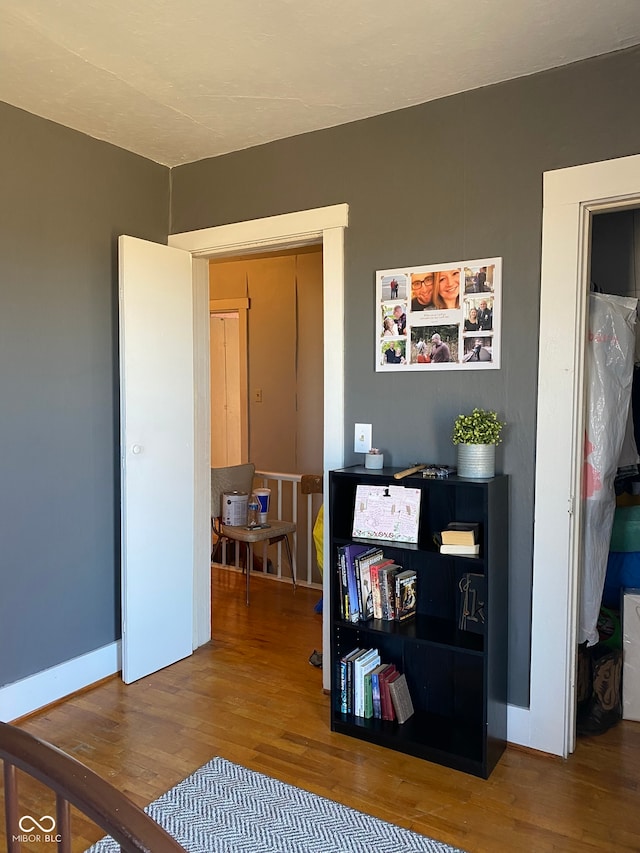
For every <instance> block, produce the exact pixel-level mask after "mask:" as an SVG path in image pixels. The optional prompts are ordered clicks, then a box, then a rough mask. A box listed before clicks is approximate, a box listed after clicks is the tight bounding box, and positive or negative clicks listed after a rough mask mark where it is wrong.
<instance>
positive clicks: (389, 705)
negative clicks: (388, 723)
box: [378, 664, 399, 720]
mask: <svg viewBox="0 0 640 853" xmlns="http://www.w3.org/2000/svg"><path fill="white" fill-rule="evenodd" d="M398 675H399V672H398V670H397V669H396V666H395V664H390V665H389V666H388V667H387V668H386V669H385V671H384V672H383V673H382V674H381V675H380V676H379V677H378V678H379V681H380V704H381V707H382V719H383V720H395V718H396V712H395V710H394V707H393V702H392V701H391V693H390V691H389V682H390V681H393V679H394V678H397V677H398Z"/></svg>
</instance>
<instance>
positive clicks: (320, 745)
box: [0, 570, 640, 853]
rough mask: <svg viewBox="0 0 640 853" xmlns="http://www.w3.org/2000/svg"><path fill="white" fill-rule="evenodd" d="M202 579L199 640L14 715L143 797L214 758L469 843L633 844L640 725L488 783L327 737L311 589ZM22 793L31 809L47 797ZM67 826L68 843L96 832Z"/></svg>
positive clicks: (471, 846) (512, 757)
mask: <svg viewBox="0 0 640 853" xmlns="http://www.w3.org/2000/svg"><path fill="white" fill-rule="evenodd" d="M213 579H214V583H213V612H214V620H213V637H214V638H213V640H212V642H211V643H210V644H209V645H207V646H205V647H203V648H201V649H199V650H198V651H197V652H196V653H195V654H194V655H193V656H192V657H190V658H188V659H187V660H185V661H182V662H180V663H177V664H175V665H174V666H172V667H169V668H167V669H166V670H163V671H162V672H159V673H156V674H155V675H152V676H149V677H148V678H145V679H143V680H142V681H140V682H138V683H136V684H133V685H130V686H125V685H123V684H122V682H121V681H120V680H119V679H118V678H112V679H110V680H108V681H106V682H104V683H102V684H100V685H98V686H96V687H94V688H92V689H90V690H87V691H86V692H84V693H82V694H80V695H77V696H75V697H74V698H72V699H69V700H67V701H65V702H64V703H62V704H60V705H57V706H56V707H52V708H50V709H48V710H46V711H44V712H41V713H40V714H37V715H34V716H32V717H31V718H29V719H27V720H25V721H24V722H23V723H22V724H21V725H22V726H23V727H24V728H25V729H27V730H29V731H30V732H33V733H34V734H37V735H39V736H40V737H43V738H44V739H46V740H48V741H50V742H52V743H54V744H56V745H57V746H59V747H61V748H62V749H63V750H65V751H67V752H70V753H71V754H73V755H75V756H76V758H78V759H80V760H81V761H83V762H84V763H86V764H88V765H89V766H90V767H91V768H93V769H94V770H96V771H97V772H98V773H100V774H101V775H103V776H105V777H106V778H108V779H109V780H111V782H112V783H113V784H114V785H116V786H117V787H118V788H120V789H121V790H123V791H125V792H126V793H127V794H128V795H129V796H130V797H131V798H132V799H133V800H134V801H135V802H136V803H138V804H139V805H146V804H147V803H148V802H150V801H151V800H153V799H155V798H156V797H157V796H158V795H160V794H161V793H163V792H164V791H166V790H167V789H168V788H170V787H171V786H172V785H174V784H175V783H176V782H178V781H179V780H180V779H182V778H184V777H185V776H186V775H188V774H189V773H191V772H192V771H193V770H195V769H196V768H197V767H199V766H200V765H201V764H203V763H204V762H206V761H207V760H208V759H210V758H212V757H213V756H216V755H219V756H222V757H224V758H227V759H229V760H230V761H234V762H236V763H239V764H243V765H245V766H247V767H250V768H252V769H254V770H258V771H261V772H263V773H266V774H268V775H270V776H273V777H276V778H278V779H281V780H283V781H285V782H289V783H292V784H294V785H297V786H299V787H302V788H306V789H307V790H309V791H314V792H316V793H318V794H321V795H323V796H326V797H329V798H331V799H334V800H338V801H340V802H342V803H345V804H346V805H348V806H352V807H354V808H356V809H360V810H362V811H365V812H368V813H370V814H374V815H377V816H378V817H380V818H383V819H385V820H389V821H392V822H394V823H397V824H400V825H402V826H405V827H409V828H411V829H414V830H416V831H417V832H421V833H424V834H425V835H429V836H431V837H433V838H437V839H440V840H442V841H446V842H449V843H450V844H454V845H457V846H459V847H461V848H463V849H464V850H466V851H468V852H469V853H484V851H487V853H489V851H490V853H500V851H509V853H513V851H521V853H529V851H533V852H534V853H546V851H562V853H573V852H574V851H575V853H588V851H616V853H627V851H638V850H640V808H639V806H640V791H639V780H640V723H630V722H625V723H621V724H619V725H618V726H616V727H615V728H614V729H612V730H611V731H610V732H608V733H607V734H606V735H603V736H600V737H597V738H591V739H584V740H580V741H579V743H578V748H577V751H576V753H575V754H574V755H573V756H572V757H571V758H570V759H569V760H568V761H562V760H561V759H558V758H553V757H549V756H545V755H541V754H536V753H530V752H527V751H524V750H520V749H517V748H509V749H508V750H507V752H506V753H505V755H504V756H503V757H502V759H501V761H500V763H499V764H498V766H497V767H496V769H495V770H494V772H493V774H492V776H491V778H490V779H489V780H488V781H483V780H480V779H476V778H474V777H471V776H467V775H465V774H463V773H459V772H457V771H453V770H447V769H445V768H442V767H438V766H436V765H432V764H430V763H428V762H424V761H420V760H418V759H413V758H410V757H408V756H404V755H401V754H399V753H395V752H391V751H388V750H385V749H382V748H380V747H377V746H372V745H369V744H366V743H363V742H360V741H357V740H353V739H351V738H348V737H345V736H343V735H337V734H333V733H332V732H331V731H330V730H329V724H328V720H329V698H328V697H327V696H326V695H325V694H324V693H323V692H322V683H321V672H320V670H318V669H315V668H313V667H312V666H310V665H309V663H308V657H309V655H310V653H311V652H312V651H313V649H314V648H318V649H319V648H320V642H321V618H320V617H319V616H317V615H315V614H314V612H313V605H314V604H315V602H316V601H317V599H318V595H319V593H318V592H317V591H314V590H308V589H302V588H299V589H298V590H297V592H296V593H295V594H294V593H293V591H292V589H291V587H290V586H289V585H288V584H284V583H282V584H281V583H273V582H269V581H264V580H263V579H262V578H260V577H256V578H255V580H254V579H252V602H251V606H250V607H248V608H247V607H246V606H245V604H244V586H243V580H242V577H241V576H239V575H237V574H235V573H232V572H228V571H223V570H214V572H213ZM554 701H561V697H553V696H549V702H550V703H551V702H554ZM26 793H27V794H30V793H31V792H30V791H29V790H27V792H26ZM33 796H34V797H35V800H34V802H33V803H32V805H31V807H33V808H38V807H41V808H45V807H46V804H45V802H44V800H42V798H41V795H39V794H35V793H34V794H33ZM45 813H47V812H45V811H41V812H39V814H45ZM48 813H50V812H48ZM74 826H75V827H77V828H78V829H79V830H80V833H81V835H80V837H79V839H78V840H77V841H76V842H75V846H74V851H75V850H78V851H80V850H83V849H84V848H85V847H86V846H88V844H89V843H90V842H92V841H95V840H96V839H97V838H99V837H100V835H101V833H100V831H99V830H97V829H96V828H94V827H92V826H91V825H90V824H88V823H87V824H85V823H84V822H83V821H81V820H80V819H76V818H74ZM0 849H2V842H1V841H0ZM27 849H30V848H27ZM34 849H35V848H34ZM42 849H48V850H49V851H50V850H51V849H52V847H51V845H49V846H48V848H45V847H43V848H42ZM380 853H385V851H380Z"/></svg>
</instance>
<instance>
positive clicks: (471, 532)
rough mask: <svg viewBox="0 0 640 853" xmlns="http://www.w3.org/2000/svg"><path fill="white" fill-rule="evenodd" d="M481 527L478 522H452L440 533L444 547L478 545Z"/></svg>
mask: <svg viewBox="0 0 640 853" xmlns="http://www.w3.org/2000/svg"><path fill="white" fill-rule="evenodd" d="M479 535H480V525H479V524H477V523H476V522H467V521H452V522H451V524H447V526H446V527H445V529H444V530H443V531H441V533H440V539H441V541H442V544H443V545H476V544H477V542H478V537H479Z"/></svg>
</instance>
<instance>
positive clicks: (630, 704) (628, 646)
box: [622, 589, 640, 721]
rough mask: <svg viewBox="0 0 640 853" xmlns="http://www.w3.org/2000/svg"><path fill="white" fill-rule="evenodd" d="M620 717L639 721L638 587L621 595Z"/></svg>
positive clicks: (639, 647) (639, 624)
mask: <svg viewBox="0 0 640 853" xmlns="http://www.w3.org/2000/svg"><path fill="white" fill-rule="evenodd" d="M622 652H623V656H624V657H623V660H624V663H623V668H622V719H623V720H638V721H640V589H625V590H624V594H623V596H622Z"/></svg>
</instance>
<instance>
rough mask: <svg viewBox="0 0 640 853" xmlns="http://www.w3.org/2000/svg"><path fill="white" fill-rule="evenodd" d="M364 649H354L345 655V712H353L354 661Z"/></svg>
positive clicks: (362, 653) (364, 652)
mask: <svg viewBox="0 0 640 853" xmlns="http://www.w3.org/2000/svg"><path fill="white" fill-rule="evenodd" d="M366 651H367V650H366V649H356V650H355V651H354V653H353V654H351V655H349V656H348V657H347V674H346V687H345V693H346V706H347V711H346V713H347V714H353V685H354V683H355V681H354V667H355V662H356V661H357V660H358V658H360V657H362V655H364V654H366Z"/></svg>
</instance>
